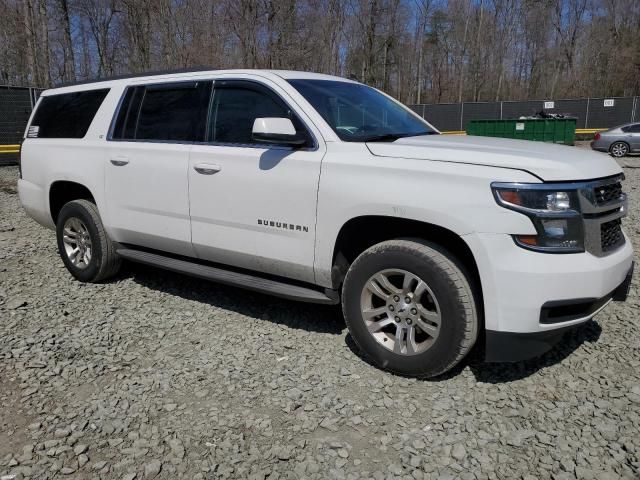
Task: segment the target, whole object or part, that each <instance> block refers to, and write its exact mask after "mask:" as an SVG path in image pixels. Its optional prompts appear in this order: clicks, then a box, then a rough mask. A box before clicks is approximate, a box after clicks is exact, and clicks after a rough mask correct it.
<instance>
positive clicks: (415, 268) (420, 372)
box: [342, 240, 478, 377]
mask: <svg viewBox="0 0 640 480" xmlns="http://www.w3.org/2000/svg"><path fill="white" fill-rule="evenodd" d="M342 304H343V310H344V314H345V319H346V322H347V325H348V327H349V331H350V333H351V335H352V337H353V339H354V341H355V342H356V344H357V345H358V346H359V347H360V349H361V350H362V352H363V353H364V354H365V355H366V356H367V357H369V358H370V359H371V361H372V362H373V363H374V364H375V365H377V366H379V367H381V368H384V369H387V370H390V371H392V372H395V373H399V374H402V375H409V376H418V377H433V376H436V375H440V374H442V373H444V372H446V371H448V370H450V369H451V368H453V367H454V366H455V365H456V364H457V363H458V362H459V361H460V360H462V358H464V356H465V355H466V354H467V353H468V352H469V350H470V349H471V347H472V346H473V344H474V342H475V340H476V337H477V331H478V317H477V311H476V305H475V299H474V295H473V292H472V289H471V286H470V283H469V281H468V279H467V277H466V276H465V274H464V273H463V271H462V269H461V268H460V266H458V264H457V262H456V259H455V258H454V257H453V256H452V255H451V254H449V253H448V252H446V251H445V250H444V249H442V248H441V247H439V246H438V245H435V244H431V243H428V242H422V241H420V240H392V241H387V242H383V243H380V244H378V245H374V246H373V247H371V248H369V249H368V250H366V251H365V252H363V253H362V254H361V255H360V256H359V257H358V258H357V259H356V260H355V261H354V262H353V264H352V265H351V267H350V269H349V271H348V272H347V275H346V277H345V281H344V285H343V294H342Z"/></svg>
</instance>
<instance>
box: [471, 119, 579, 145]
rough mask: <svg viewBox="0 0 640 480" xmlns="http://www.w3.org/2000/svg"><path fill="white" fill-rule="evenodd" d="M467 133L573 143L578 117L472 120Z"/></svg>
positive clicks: (566, 143)
mask: <svg viewBox="0 0 640 480" xmlns="http://www.w3.org/2000/svg"><path fill="white" fill-rule="evenodd" d="M467 135H478V136H481V137H501V138H515V139H519V140H533V141H536V142H550V143H564V144H565V145H573V142H574V140H575V137H576V119H575V118H572V117H565V118H522V119H518V120H471V121H470V122H469V124H468V125H467Z"/></svg>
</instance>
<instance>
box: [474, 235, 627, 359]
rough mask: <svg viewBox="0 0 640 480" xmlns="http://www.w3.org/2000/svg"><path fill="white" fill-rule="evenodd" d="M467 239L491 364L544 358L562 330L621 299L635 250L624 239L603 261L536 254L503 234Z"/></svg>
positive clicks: (586, 255)
mask: <svg viewBox="0 0 640 480" xmlns="http://www.w3.org/2000/svg"><path fill="white" fill-rule="evenodd" d="M463 238H464V239H465V241H466V242H467V244H468V245H469V247H470V248H471V251H472V252H473V255H474V258H475V260H476V264H477V266H478V271H479V273H480V280H481V282H482V295H483V304H484V319H485V330H486V334H487V342H486V346H487V348H486V357H487V359H488V360H490V361H498V360H500V361H508V360H521V359H523V358H529V357H531V356H536V355H539V354H541V353H543V352H544V351H546V350H548V349H549V348H550V347H551V346H552V345H553V343H554V342H555V341H557V339H558V338H559V337H560V336H561V334H562V333H563V332H564V330H566V329H567V328H569V327H573V326H576V325H579V324H582V323H584V322H586V321H588V320H589V319H591V318H593V316H594V315H596V314H597V313H598V312H599V311H600V310H601V309H602V308H604V307H605V306H606V304H607V303H608V302H609V301H610V299H612V298H613V297H614V296H615V298H616V299H620V298H621V297H622V296H623V295H622V294H621V292H622V290H623V289H625V292H626V287H627V285H628V282H630V279H629V272H630V270H631V268H632V262H633V250H632V248H631V242H630V241H629V239H628V238H627V237H626V235H625V243H624V244H623V245H622V246H620V247H619V248H618V249H617V250H615V251H614V252H612V253H610V254H608V255H606V256H603V257H597V256H595V255H592V254H591V253H588V252H585V253H574V254H549V253H539V252H532V251H529V250H525V249H523V248H521V247H518V246H517V245H516V244H515V242H514V241H513V239H512V238H511V236H509V235H505V234H493V233H475V234H470V235H465V236H463ZM505 345H507V346H505ZM509 345H511V346H509Z"/></svg>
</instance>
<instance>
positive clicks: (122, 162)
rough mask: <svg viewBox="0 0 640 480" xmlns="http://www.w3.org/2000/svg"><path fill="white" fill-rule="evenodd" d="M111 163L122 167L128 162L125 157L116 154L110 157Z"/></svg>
mask: <svg viewBox="0 0 640 480" xmlns="http://www.w3.org/2000/svg"><path fill="white" fill-rule="evenodd" d="M111 163H112V164H113V165H115V166H116V167H124V166H125V165H126V164H127V163H129V159H128V158H127V157H123V156H117V157H114V158H112V159H111Z"/></svg>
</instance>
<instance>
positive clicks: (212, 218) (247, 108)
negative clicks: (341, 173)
mask: <svg viewBox="0 0 640 480" xmlns="http://www.w3.org/2000/svg"><path fill="white" fill-rule="evenodd" d="M263 117H288V118H290V119H291V120H292V122H293V123H294V125H295V126H296V130H298V129H300V131H301V133H304V134H306V135H308V142H307V144H306V145H305V146H304V147H302V148H291V147H285V146H273V145H267V144H261V143H258V142H256V141H254V140H253V139H252V134H251V132H252V127H253V123H254V120H255V119H256V118H263ZM305 122H306V123H304V122H303V121H302V120H301V118H300V116H299V115H298V114H297V113H296V112H295V111H294V110H293V109H292V108H291V107H290V106H289V104H288V103H287V102H286V101H285V100H284V99H283V98H282V97H281V96H280V95H279V94H277V93H276V92H275V91H274V90H273V89H272V88H270V87H268V86H266V85H265V84H262V83H258V82H254V81H248V80H216V81H215V83H214V93H213V99H212V101H211V107H210V111H209V122H208V123H209V125H210V126H209V131H208V133H207V141H206V142H204V143H202V144H196V145H194V146H193V148H192V150H191V153H190V159H189V169H188V175H189V191H190V193H189V195H190V198H189V201H190V211H191V238H192V243H193V247H194V249H195V252H196V254H197V256H198V257H199V258H202V259H205V260H209V261H213V262H218V263H222V264H226V265H232V266H236V267H241V268H246V269H251V270H255V271H260V272H265V273H270V274H274V275H280V276H286V277H289V278H294V279H298V280H302V281H307V282H313V281H314V272H313V261H314V245H315V226H316V201H317V192H318V182H319V179H320V164H321V160H322V157H323V155H324V152H325V147H324V143H323V142H321V141H318V139H320V138H321V137H320V135H319V133H317V132H314V131H313V130H311V129H310V128H309V127H308V125H309V124H310V122H308V121H307V120H305Z"/></svg>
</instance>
